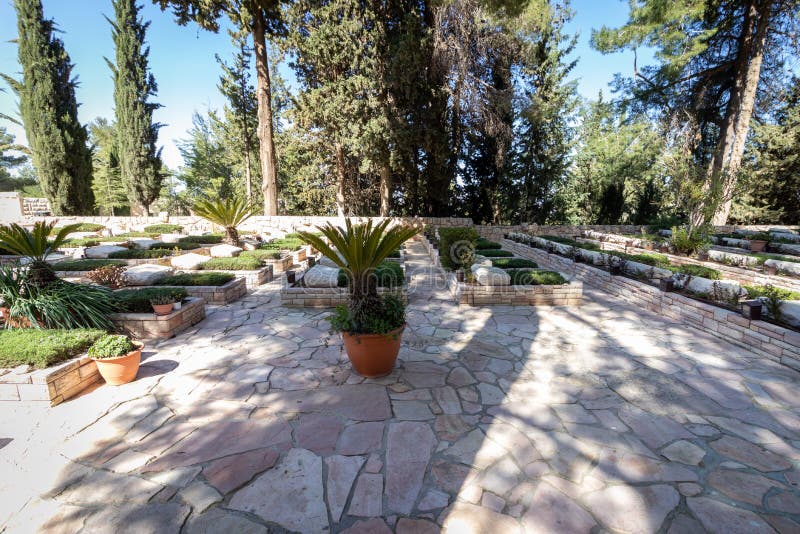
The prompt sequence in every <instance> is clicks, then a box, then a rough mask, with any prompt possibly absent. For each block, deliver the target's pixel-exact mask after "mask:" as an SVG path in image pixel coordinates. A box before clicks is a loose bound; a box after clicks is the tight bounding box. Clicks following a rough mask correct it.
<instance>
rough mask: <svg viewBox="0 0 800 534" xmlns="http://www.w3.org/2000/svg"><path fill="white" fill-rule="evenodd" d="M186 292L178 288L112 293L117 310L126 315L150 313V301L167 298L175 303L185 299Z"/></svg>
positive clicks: (151, 308) (127, 290) (154, 288)
mask: <svg viewBox="0 0 800 534" xmlns="http://www.w3.org/2000/svg"><path fill="white" fill-rule="evenodd" d="M186 295H187V293H186V290H185V289H182V288H179V287H151V288H147V289H123V290H121V291H115V292H114V293H113V299H114V301H115V302H116V305H117V310H118V311H119V312H126V313H150V312H152V311H153V306H152V305H151V304H150V300H151V299H154V298H156V297H164V296H168V297H171V298H172V299H174V300H175V301H179V300H183V299H185V298H186Z"/></svg>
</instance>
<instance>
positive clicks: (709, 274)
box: [673, 264, 722, 280]
mask: <svg viewBox="0 0 800 534" xmlns="http://www.w3.org/2000/svg"><path fill="white" fill-rule="evenodd" d="M673 270H674V271H675V272H677V273H680V274H686V275H690V276H699V277H701V278H708V279H709V280H719V279H720V278H722V275H721V274H720V272H719V271H717V270H716V269H712V268H710V267H705V266H703V265H690V264H687V265H678V266H677V267H673Z"/></svg>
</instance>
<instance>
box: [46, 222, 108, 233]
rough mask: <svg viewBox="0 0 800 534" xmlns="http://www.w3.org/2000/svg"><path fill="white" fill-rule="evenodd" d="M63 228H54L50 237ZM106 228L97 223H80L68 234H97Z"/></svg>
mask: <svg viewBox="0 0 800 534" xmlns="http://www.w3.org/2000/svg"><path fill="white" fill-rule="evenodd" d="M62 228H64V227H63V226H56V227H55V228H53V229H52V230H50V235H56V234H57V233H58V232H60V231H61V229H62ZM105 229H106V227H105V226H103V225H102V224H97V223H80V224H78V227H77V228H75V229H74V230H72V231H71V232H70V234H74V233H75V232H99V231H100V230H105Z"/></svg>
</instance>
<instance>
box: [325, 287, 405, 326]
mask: <svg viewBox="0 0 800 534" xmlns="http://www.w3.org/2000/svg"><path fill="white" fill-rule="evenodd" d="M328 320H329V321H330V323H331V330H333V331H336V332H348V333H351V334H388V333H389V332H391V331H392V330H395V329H397V328H399V327H401V326H403V325H404V324H405V323H406V303H405V302H404V301H403V298H402V297H400V296H399V295H393V294H391V293H387V294H385V295H380V296H378V299H377V301H376V303H375V304H374V305H373V306H371V307H370V310H369V314H368V315H367V317H366V319H365V320H363V321H361V322H359V321H356V320H354V317H353V314H352V312H351V311H350V308H348V307H347V306H345V305H344V304H342V305H339V306H337V307H336V310H335V311H334V312H333V315H331V316H330V318H329V319H328Z"/></svg>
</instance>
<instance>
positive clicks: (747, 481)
mask: <svg viewBox="0 0 800 534" xmlns="http://www.w3.org/2000/svg"><path fill="white" fill-rule="evenodd" d="M708 484H709V485H710V486H711V487H712V488H714V489H716V490H718V491H720V492H722V493H724V494H725V495H727V496H728V497H730V498H731V499H734V500H737V501H741V502H745V503H748V504H752V505H753V506H761V502H762V501H763V499H764V494H766V493H767V492H768V491H769V490H770V488H772V487H773V486H776V485H777V484H776V483H773V482H772V481H771V480H769V479H768V478H766V477H763V476H760V475H754V474H751V473H745V472H741V471H731V470H729V469H717V470H715V471H714V472H713V473H711V474H710V475H708Z"/></svg>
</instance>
